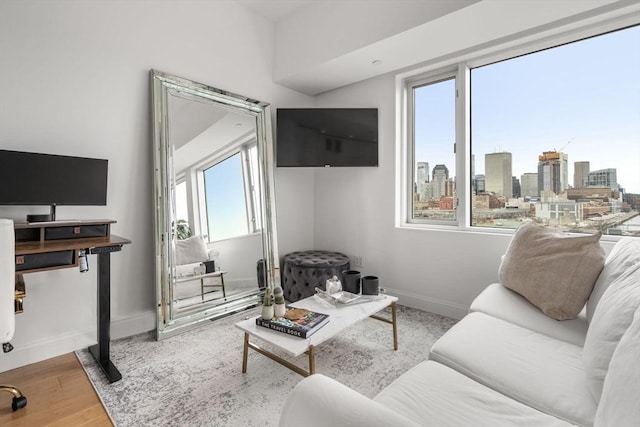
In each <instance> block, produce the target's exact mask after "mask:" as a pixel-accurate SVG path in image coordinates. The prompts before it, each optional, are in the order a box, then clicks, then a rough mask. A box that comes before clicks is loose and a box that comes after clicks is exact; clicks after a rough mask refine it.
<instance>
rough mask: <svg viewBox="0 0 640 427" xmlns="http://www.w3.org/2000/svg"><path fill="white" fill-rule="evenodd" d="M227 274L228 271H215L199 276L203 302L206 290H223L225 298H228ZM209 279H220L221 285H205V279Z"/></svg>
mask: <svg viewBox="0 0 640 427" xmlns="http://www.w3.org/2000/svg"><path fill="white" fill-rule="evenodd" d="M225 273H226V271H214V272H213V273H205V274H202V275H200V276H198V278H199V279H200V295H201V296H202V301H204V288H222V296H223V298H226V297H227V293H226V291H225V290H224V274H225ZM208 277H219V278H220V281H219V283H215V284H211V283H209V284H208V285H205V284H204V279H206V278H208Z"/></svg>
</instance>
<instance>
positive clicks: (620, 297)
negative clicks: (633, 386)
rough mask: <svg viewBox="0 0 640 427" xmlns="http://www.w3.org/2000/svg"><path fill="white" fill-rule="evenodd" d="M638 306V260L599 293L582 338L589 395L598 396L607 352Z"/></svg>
mask: <svg viewBox="0 0 640 427" xmlns="http://www.w3.org/2000/svg"><path fill="white" fill-rule="evenodd" d="M638 306H640V264H638V265H637V266H634V267H629V268H627V270H626V271H625V272H623V273H622V274H620V276H619V277H618V278H617V279H616V280H615V281H614V282H613V283H611V285H609V287H608V288H607V290H606V291H605V292H604V294H603V295H602V298H601V299H600V302H598V305H597V306H596V311H595V313H594V314H593V319H592V320H591V323H590V325H589V330H588V331H587V338H586V339H585V341H584V351H583V355H582V359H583V361H584V366H585V371H586V374H587V378H588V386H589V390H590V391H591V394H592V395H593V398H594V399H595V400H596V401H599V400H600V394H601V393H602V386H603V384H604V378H605V376H606V375H607V369H608V367H609V362H610V361H611V356H613V352H614V351H615V349H616V346H617V345H618V342H619V341H620V338H622V335H623V334H624V333H625V331H626V330H627V329H628V328H629V325H631V321H632V320H633V314H634V313H635V311H636V309H637V308H638Z"/></svg>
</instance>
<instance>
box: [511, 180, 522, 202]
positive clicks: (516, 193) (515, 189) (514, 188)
mask: <svg viewBox="0 0 640 427" xmlns="http://www.w3.org/2000/svg"><path fill="white" fill-rule="evenodd" d="M520 195H521V188H520V180H519V179H518V178H517V177H515V176H512V177H511V197H515V198H518V197H520Z"/></svg>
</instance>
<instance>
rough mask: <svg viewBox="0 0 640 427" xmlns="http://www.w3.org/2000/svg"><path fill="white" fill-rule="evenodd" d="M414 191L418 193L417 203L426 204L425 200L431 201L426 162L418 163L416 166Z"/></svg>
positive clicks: (427, 164)
mask: <svg viewBox="0 0 640 427" xmlns="http://www.w3.org/2000/svg"><path fill="white" fill-rule="evenodd" d="M416 191H417V192H418V200H419V201H421V202H426V201H427V200H431V197H432V195H431V184H430V183H429V163H428V162H418V163H417V165H416Z"/></svg>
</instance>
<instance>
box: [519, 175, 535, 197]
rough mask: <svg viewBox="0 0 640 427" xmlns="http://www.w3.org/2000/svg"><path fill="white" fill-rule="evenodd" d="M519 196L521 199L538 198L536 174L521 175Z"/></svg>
mask: <svg viewBox="0 0 640 427" xmlns="http://www.w3.org/2000/svg"><path fill="white" fill-rule="evenodd" d="M520 195H521V196H522V197H538V196H539V195H540V192H539V191H538V174H537V173H529V172H528V173H523V174H522V175H520Z"/></svg>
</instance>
